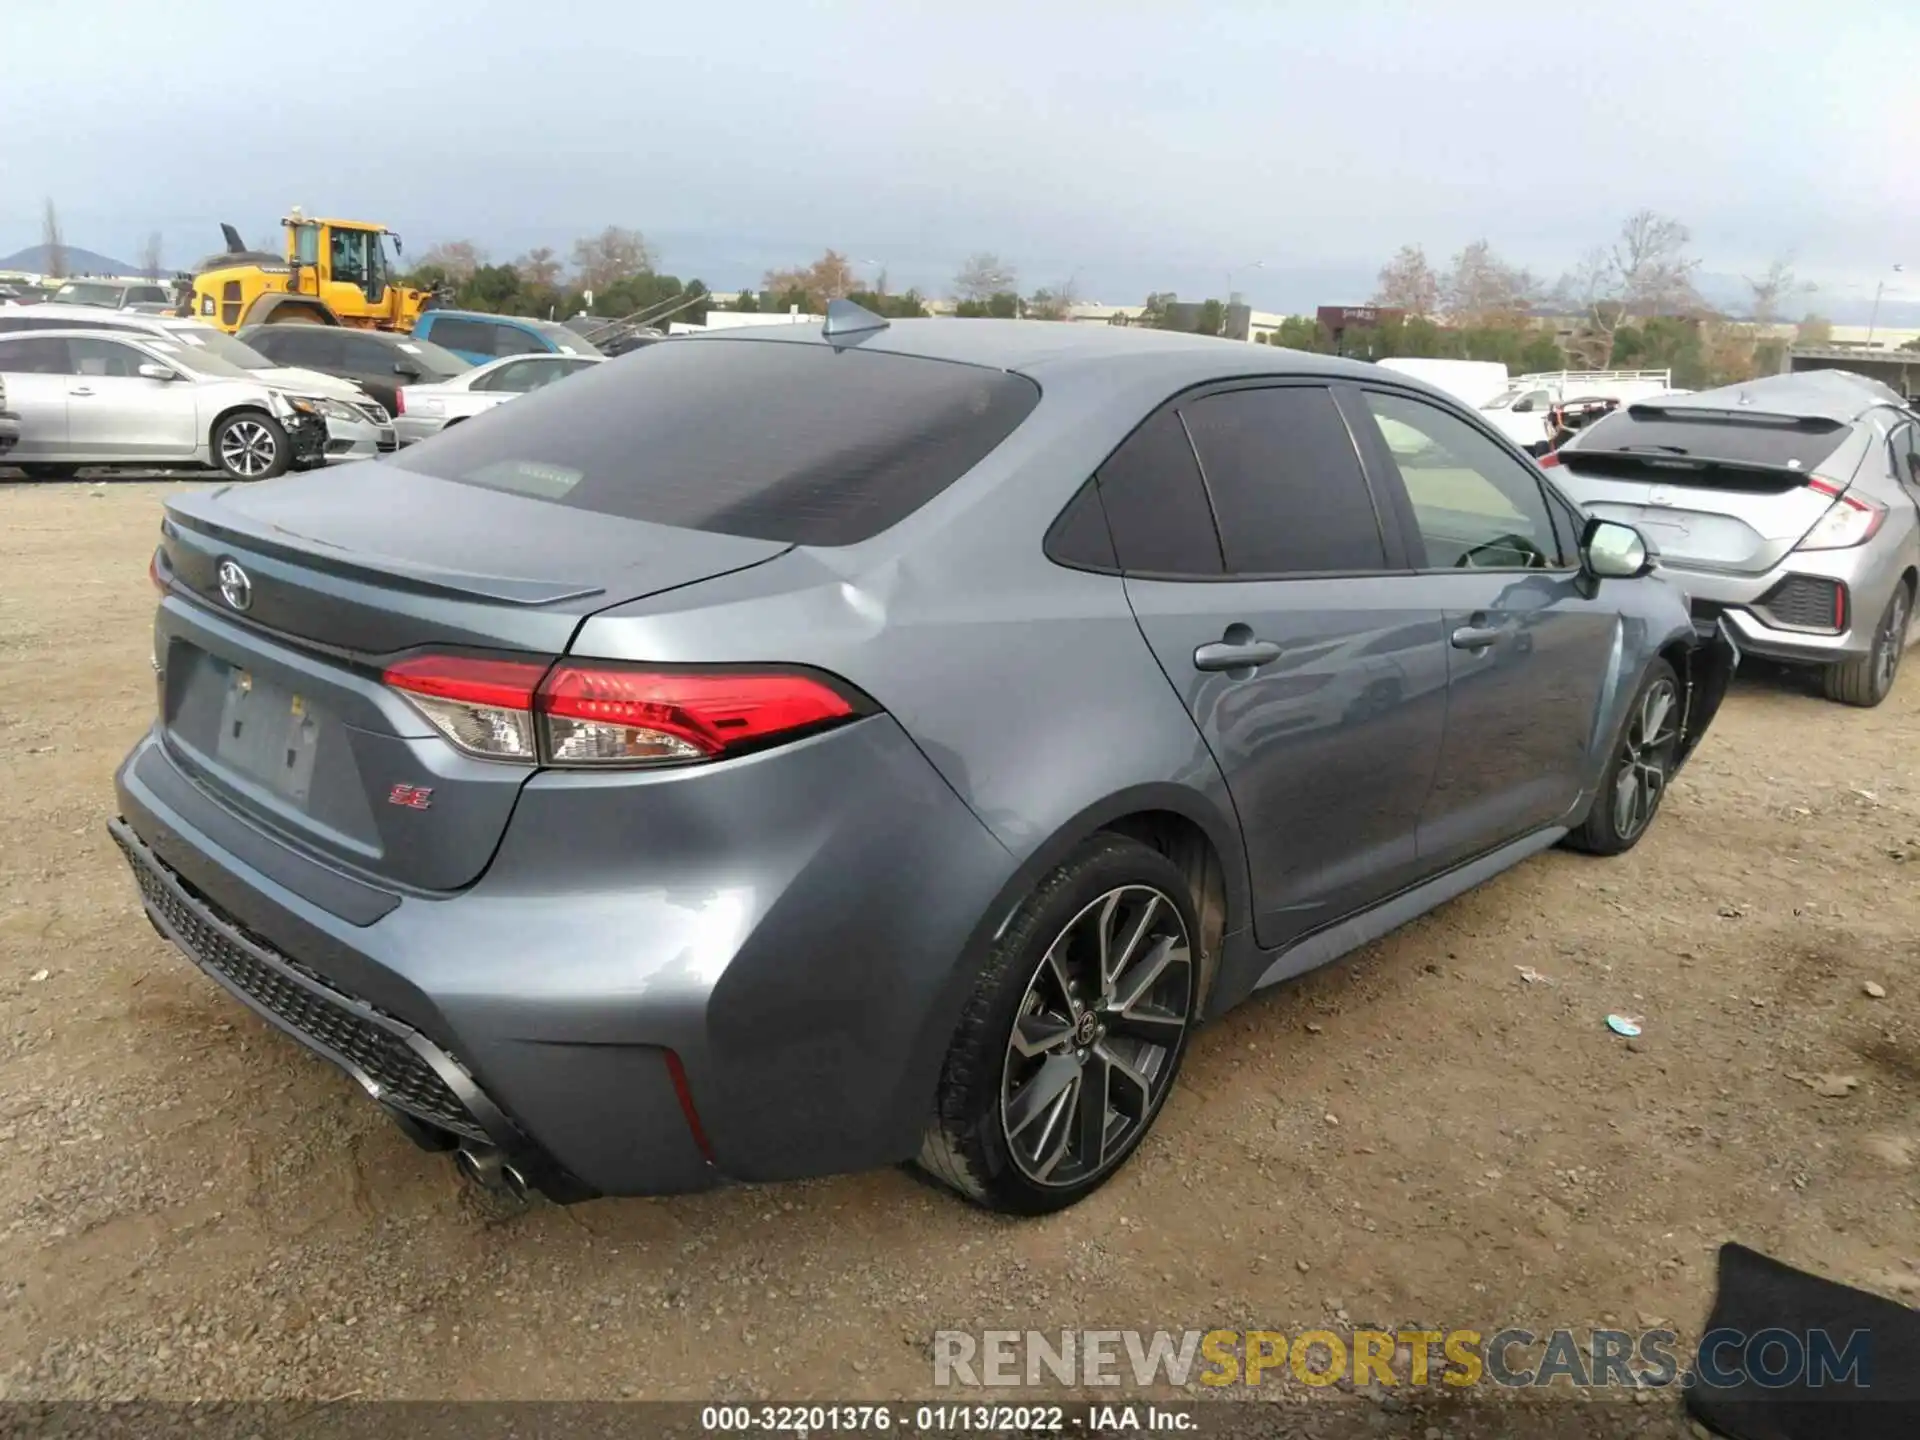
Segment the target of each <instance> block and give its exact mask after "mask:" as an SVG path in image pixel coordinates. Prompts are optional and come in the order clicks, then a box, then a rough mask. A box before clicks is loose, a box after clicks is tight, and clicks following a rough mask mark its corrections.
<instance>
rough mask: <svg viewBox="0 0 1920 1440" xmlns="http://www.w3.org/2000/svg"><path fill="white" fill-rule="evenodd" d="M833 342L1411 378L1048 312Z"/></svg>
mask: <svg viewBox="0 0 1920 1440" xmlns="http://www.w3.org/2000/svg"><path fill="white" fill-rule="evenodd" d="M677 338H678V339H680V340H690V341H692V342H693V343H695V344H700V345H709V344H740V343H745V342H756V341H758V342H767V341H771V342H775V343H780V344H794V345H826V344H828V343H830V342H829V341H828V340H827V339H826V337H825V336H824V335H823V334H822V327H820V326H818V325H792V324H780V323H774V324H769V325H743V326H739V327H737V328H734V329H729V330H721V331H717V332H714V333H711V334H705V335H689V336H681V337H677ZM839 343H840V344H841V345H842V346H844V347H858V348H859V349H861V350H872V351H880V352H884V353H887V354H893V355H913V356H918V357H921V358H924V359H929V360H950V361H955V362H958V363H960V364H967V365H984V366H988V367H990V368H992V369H996V370H1011V371H1015V372H1017V373H1019V374H1023V375H1031V376H1033V377H1034V378H1036V379H1042V378H1045V377H1047V376H1049V375H1052V376H1064V375H1065V374H1067V373H1069V372H1072V371H1079V370H1088V369H1096V370H1097V369H1108V368H1111V367H1112V366H1114V365H1115V364H1119V365H1124V366H1126V367H1127V368H1128V369H1130V370H1148V371H1152V372H1154V373H1155V374H1156V375H1157V376H1158V377H1160V378H1163V379H1165V380H1166V381H1167V382H1168V384H1169V388H1178V387H1179V386H1181V385H1188V384H1200V383H1201V382H1203V381H1206V380H1210V379H1224V378H1232V377H1234V376H1238V375H1250V376H1251V375H1274V374H1285V375H1310V376H1317V377H1322V378H1325V379H1329V380H1335V379H1345V380H1356V381H1360V380H1373V381H1381V380H1390V382H1391V383H1396V384H1397V383H1401V382H1403V381H1412V382H1413V383H1415V384H1418V383H1419V382H1418V381H1417V380H1414V379H1413V377H1411V376H1404V375H1397V374H1395V373H1394V372H1392V371H1384V372H1383V371H1382V370H1381V369H1380V367H1379V366H1377V365H1374V364H1371V363H1369V362H1367V361H1361V360H1343V359H1340V358H1338V357H1336V356H1331V355H1312V354H1308V353H1307V352H1305V351H1300V350H1286V349H1280V348H1275V347H1273V346H1268V345H1251V344H1248V343H1247V342H1245V341H1242V340H1222V339H1219V338H1217V337H1215V336H1211V335H1188V334H1184V333H1181V332H1179V331H1175V330H1153V329H1148V328H1145V327H1142V326H1131V325H1127V326H1122V325H1101V324H1092V323H1076V322H1072V321H1052V320H961V319H951V318H937V319H925V320H894V321H890V322H889V323H888V325H887V328H886V329H884V330H869V331H863V332H859V333H856V334H851V335H845V336H842V337H840V341H839ZM1421 388H1423V389H1424V388H1426V387H1424V386H1422V387H1421Z"/></svg>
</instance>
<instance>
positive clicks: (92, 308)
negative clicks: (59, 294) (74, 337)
mask: <svg viewBox="0 0 1920 1440" xmlns="http://www.w3.org/2000/svg"><path fill="white" fill-rule="evenodd" d="M15 308H16V309H17V310H18V311H19V313H21V314H23V315H40V316H44V317H46V318H49V319H54V320H95V319H100V318H102V317H105V316H114V315H120V316H128V317H130V318H131V319H133V320H134V321H135V322H136V323H141V324H144V323H147V322H158V321H159V320H160V319H162V318H163V317H161V316H159V315H143V314H141V313H140V312H139V311H137V310H109V309H107V308H106V307H105V306H103V305H66V304H62V303H60V302H59V301H55V300H43V301H39V302H37V303H35V304H32V305H20V306H16V307H15Z"/></svg>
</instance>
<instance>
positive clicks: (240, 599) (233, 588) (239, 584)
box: [220, 560, 253, 610]
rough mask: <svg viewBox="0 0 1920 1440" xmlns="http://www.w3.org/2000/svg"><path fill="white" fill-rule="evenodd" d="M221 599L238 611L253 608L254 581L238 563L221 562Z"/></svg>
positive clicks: (232, 561)
mask: <svg viewBox="0 0 1920 1440" xmlns="http://www.w3.org/2000/svg"><path fill="white" fill-rule="evenodd" d="M220 598H221V599H222V600H224V601H226V602H227V604H229V605H231V606H232V607H233V608H234V609H236V610H247V609H250V608H252V605H253V579H252V577H251V576H249V575H248V574H247V572H246V571H244V570H242V569H241V568H240V565H239V562H237V561H234V560H222V561H221V562H220Z"/></svg>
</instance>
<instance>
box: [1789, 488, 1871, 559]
mask: <svg viewBox="0 0 1920 1440" xmlns="http://www.w3.org/2000/svg"><path fill="white" fill-rule="evenodd" d="M1807 488H1808V489H1809V490H1814V491H1818V492H1819V493H1820V494H1822V495H1831V496H1832V497H1833V504H1831V505H1829V506H1828V507H1827V513H1826V514H1824V515H1822V516H1821V517H1820V518H1819V519H1818V520H1816V521H1814V522H1813V528H1812V529H1811V530H1809V531H1807V533H1806V536H1805V538H1804V539H1802V540H1801V542H1800V543H1799V544H1798V545H1796V546H1795V547H1794V548H1795V549H1796V550H1847V549H1850V548H1852V547H1853V546H1855V545H1864V544H1866V543H1867V541H1869V540H1871V539H1872V538H1873V537H1874V535H1875V534H1876V533H1878V531H1879V529H1880V526H1881V525H1882V523H1884V522H1885V520H1886V518H1887V507H1886V506H1884V505H1882V504H1880V503H1879V502H1878V501H1876V500H1863V499H1861V498H1860V497H1859V496H1857V495H1853V494H1849V493H1846V492H1845V491H1844V490H1843V488H1842V487H1841V486H1838V485H1835V484H1832V483H1831V482H1829V481H1826V480H1819V479H1814V480H1809V481H1808V482H1807Z"/></svg>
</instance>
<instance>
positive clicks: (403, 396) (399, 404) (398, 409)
mask: <svg viewBox="0 0 1920 1440" xmlns="http://www.w3.org/2000/svg"><path fill="white" fill-rule="evenodd" d="M393 413H394V414H396V415H404V414H406V413H407V392H406V391H405V390H396V391H394V392H393Z"/></svg>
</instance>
